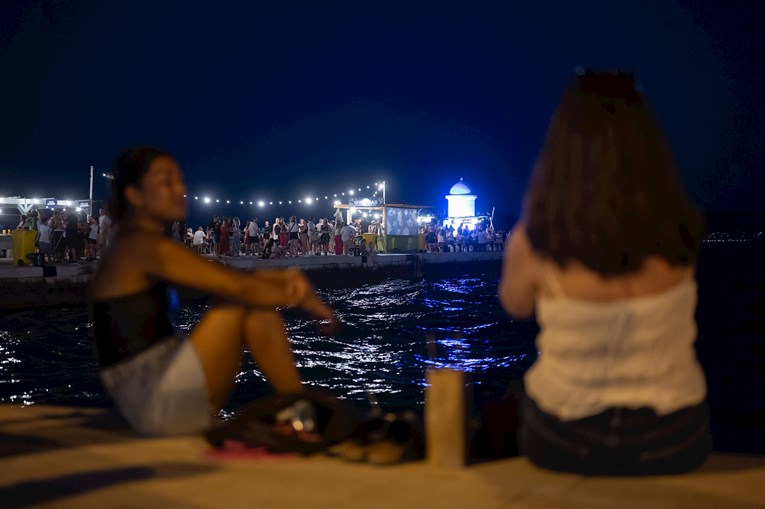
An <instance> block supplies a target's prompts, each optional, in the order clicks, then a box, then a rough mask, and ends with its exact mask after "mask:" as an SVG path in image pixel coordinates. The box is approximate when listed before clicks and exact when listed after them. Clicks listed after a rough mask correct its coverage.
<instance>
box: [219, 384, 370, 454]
mask: <svg viewBox="0 0 765 509" xmlns="http://www.w3.org/2000/svg"><path fill="white" fill-rule="evenodd" d="M359 422H361V416H360V415H358V413H357V412H356V411H355V409H353V408H352V407H351V406H350V405H348V404H347V403H345V402H344V401H341V400H339V399H337V398H336V397H335V396H334V395H333V394H332V393H330V392H328V391H325V390H321V389H315V388H308V389H306V390H305V391H303V392H300V393H295V394H289V395H278V394H272V395H269V396H265V397H263V398H261V399H259V400H258V401H255V402H253V403H250V404H249V405H247V406H245V407H244V408H243V409H242V410H241V411H240V412H237V415H236V417H234V418H233V419H231V420H229V421H226V422H225V423H223V424H222V425H220V426H218V427H215V428H212V429H210V430H208V431H207V432H205V438H206V439H207V441H208V442H210V443H211V444H212V445H214V446H216V447H224V446H225V442H226V441H228V440H232V441H236V442H239V443H242V444H244V445H246V446H248V447H258V446H261V447H265V448H266V449H268V450H269V451H271V452H298V453H300V454H306V455H307V454H313V453H316V452H319V451H322V450H324V449H326V448H327V447H329V446H330V445H332V444H335V443H338V442H341V441H343V440H345V439H346V438H347V437H349V436H350V435H351V434H352V433H353V432H354V430H355V429H356V428H357V426H358V424H359Z"/></svg>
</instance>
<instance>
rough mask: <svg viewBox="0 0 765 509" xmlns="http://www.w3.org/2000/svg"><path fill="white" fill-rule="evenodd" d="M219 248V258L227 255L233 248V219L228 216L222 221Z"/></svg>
mask: <svg viewBox="0 0 765 509" xmlns="http://www.w3.org/2000/svg"><path fill="white" fill-rule="evenodd" d="M217 248H218V249H217V253H218V258H225V257H227V256H228V254H229V250H230V249H231V220H230V219H229V218H227V217H224V218H223V219H222V220H221V222H220V233H219V236H218V244H217Z"/></svg>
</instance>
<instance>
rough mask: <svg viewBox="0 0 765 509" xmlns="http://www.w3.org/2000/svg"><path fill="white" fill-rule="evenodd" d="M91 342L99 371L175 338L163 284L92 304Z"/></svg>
mask: <svg viewBox="0 0 765 509" xmlns="http://www.w3.org/2000/svg"><path fill="white" fill-rule="evenodd" d="M92 313H93V339H94V341H95V346H96V351H97V352H98V360H99V362H100V364H101V367H102V368H105V367H107V366H111V365H112V364H115V363H117V362H119V361H122V360H125V359H128V358H130V357H133V356H134V355H137V354H139V353H141V352H143V351H144V350H146V349H148V348H149V347H151V346H154V345H156V344H157V343H159V342H160V341H162V340H164V339H168V338H170V337H173V336H174V335H175V330H174V329H173V323H172V321H171V320H170V299H169V296H168V286H167V284H166V283H163V282H157V283H156V284H155V285H154V286H152V287H151V288H148V289H147V290H144V291H142V292H138V293H134V294H131V295H126V296H124V297H117V298H115V299H107V300H97V301H94V302H93V309H92Z"/></svg>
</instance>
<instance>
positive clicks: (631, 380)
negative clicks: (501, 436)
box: [524, 267, 706, 420]
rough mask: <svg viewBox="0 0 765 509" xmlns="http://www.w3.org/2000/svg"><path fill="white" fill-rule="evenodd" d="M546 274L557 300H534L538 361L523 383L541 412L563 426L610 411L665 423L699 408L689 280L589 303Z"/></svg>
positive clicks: (702, 392)
mask: <svg viewBox="0 0 765 509" xmlns="http://www.w3.org/2000/svg"><path fill="white" fill-rule="evenodd" d="M543 274H544V276H545V279H546V280H547V281H548V284H549V286H550V287H551V290H552V292H553V295H555V297H554V298H545V297H542V296H538V297H537V301H536V305H537V307H536V312H537V321H538V322H539V326H540V328H541V331H540V333H539V336H537V350H538V351H539V358H538V359H537V361H536V362H535V363H534V365H533V366H532V367H531V368H530V369H529V370H528V371H527V373H526V376H525V377H524V382H525V385H526V391H527V392H528V394H529V396H531V397H532V398H533V399H534V401H535V402H536V403H537V405H538V406H539V407H540V408H541V409H542V410H544V411H546V412H548V413H550V414H553V415H555V416H557V417H558V418H560V419H561V420H574V419H580V418H584V417H588V416H591V415H595V414H598V413H600V412H602V411H604V410H606V409H607V408H609V407H627V408H640V407H649V408H652V409H654V410H655V411H656V413H657V414H659V415H666V414H669V413H671V412H673V411H675V410H679V409H681V408H683V407H686V406H691V405H695V404H698V403H700V402H702V401H703V400H704V398H705V396H706V383H705V381H704V374H703V372H702V370H701V366H700V365H699V363H698V361H697V359H696V352H695V349H694V346H693V344H694V342H695V341H696V322H695V317H694V314H695V310H696V298H697V296H696V294H697V287H696V282H695V281H694V280H693V278H692V277H690V276H689V277H687V278H685V279H683V281H682V282H680V283H679V284H677V285H675V286H674V287H672V288H670V289H669V290H667V291H665V292H662V293H660V294H657V295H651V296H647V297H638V298H632V299H625V300H620V301H611V302H588V301H582V300H576V299H570V298H567V297H566V296H565V294H564V293H563V289H562V288H561V286H560V283H559V282H558V280H557V278H556V277H555V275H554V274H553V273H552V272H551V271H550V270H549V268H548V267H545V268H544V269H543Z"/></svg>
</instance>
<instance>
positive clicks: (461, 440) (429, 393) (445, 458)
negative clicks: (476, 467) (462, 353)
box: [425, 368, 470, 467]
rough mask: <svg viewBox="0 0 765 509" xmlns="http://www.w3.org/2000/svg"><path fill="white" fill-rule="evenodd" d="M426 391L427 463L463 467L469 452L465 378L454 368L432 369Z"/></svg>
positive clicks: (429, 371)
mask: <svg viewBox="0 0 765 509" xmlns="http://www.w3.org/2000/svg"><path fill="white" fill-rule="evenodd" d="M426 378H427V382H428V387H427V388H426V389H425V447H426V457H427V461H428V463H430V464H432V465H439V466H448V467H463V466H465V464H466V462H467V452H468V417H469V415H468V409H469V408H470V401H469V394H468V390H467V377H466V376H465V373H463V372H462V371H457V370H454V369H445V368H444V369H431V370H428V372H427V375H426Z"/></svg>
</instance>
